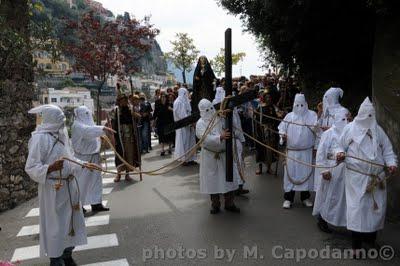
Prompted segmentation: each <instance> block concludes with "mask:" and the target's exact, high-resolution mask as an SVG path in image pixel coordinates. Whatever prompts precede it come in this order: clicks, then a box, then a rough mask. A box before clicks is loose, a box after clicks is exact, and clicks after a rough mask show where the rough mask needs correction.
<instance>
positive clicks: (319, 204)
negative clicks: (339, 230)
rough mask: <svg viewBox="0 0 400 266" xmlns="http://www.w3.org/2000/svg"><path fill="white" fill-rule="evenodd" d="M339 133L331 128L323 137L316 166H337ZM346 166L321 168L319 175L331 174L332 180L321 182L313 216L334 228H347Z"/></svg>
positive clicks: (322, 180)
mask: <svg viewBox="0 0 400 266" xmlns="http://www.w3.org/2000/svg"><path fill="white" fill-rule="evenodd" d="M339 137H340V136H339V133H338V132H337V130H335V128H334V127H333V128H330V129H328V130H327V131H325V132H324V133H323V134H322V136H321V141H320V143H319V146H318V150H317V158H316V164H317V165H321V166H327V167H331V166H335V165H336V164H337V163H336V150H337V146H338V141H339ZM345 169H346V167H345V164H344V163H342V164H340V165H338V166H337V167H335V168H329V169H324V168H320V169H319V170H320V171H318V173H320V175H321V176H322V173H323V172H330V173H331V176H332V178H331V180H329V181H328V180H325V179H323V178H322V177H321V176H320V177H318V178H319V179H320V180H321V181H320V183H319V185H318V187H317V189H316V191H317V194H316V196H315V203H314V210H313V215H315V216H316V215H321V217H322V218H323V219H324V220H325V221H327V222H328V223H330V224H332V225H334V226H346V225H347V223H346V195H345V187H344V184H345V175H344V171H345Z"/></svg>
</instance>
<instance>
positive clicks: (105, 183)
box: [103, 177, 114, 185]
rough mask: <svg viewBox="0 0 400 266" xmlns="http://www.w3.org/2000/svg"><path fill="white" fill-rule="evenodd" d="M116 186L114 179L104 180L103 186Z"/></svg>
mask: <svg viewBox="0 0 400 266" xmlns="http://www.w3.org/2000/svg"><path fill="white" fill-rule="evenodd" d="M108 184H114V178H111V177H107V178H103V185H108Z"/></svg>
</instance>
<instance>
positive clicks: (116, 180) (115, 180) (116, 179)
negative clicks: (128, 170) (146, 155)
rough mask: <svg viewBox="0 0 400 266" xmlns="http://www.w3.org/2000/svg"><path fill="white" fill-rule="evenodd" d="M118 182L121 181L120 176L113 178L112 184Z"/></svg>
mask: <svg viewBox="0 0 400 266" xmlns="http://www.w3.org/2000/svg"><path fill="white" fill-rule="evenodd" d="M119 181H121V175H117V176H116V177H115V178H114V182H115V183H118V182H119Z"/></svg>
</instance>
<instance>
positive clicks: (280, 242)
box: [0, 147, 400, 265]
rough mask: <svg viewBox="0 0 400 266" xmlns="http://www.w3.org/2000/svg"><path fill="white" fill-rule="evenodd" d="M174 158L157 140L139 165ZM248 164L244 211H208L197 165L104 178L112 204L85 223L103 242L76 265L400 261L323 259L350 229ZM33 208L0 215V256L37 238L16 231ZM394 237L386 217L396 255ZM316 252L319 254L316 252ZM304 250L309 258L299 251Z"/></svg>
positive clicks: (387, 240) (80, 255) (398, 234)
mask: <svg viewBox="0 0 400 266" xmlns="http://www.w3.org/2000/svg"><path fill="white" fill-rule="evenodd" d="M171 159H172V158H171V156H166V157H160V156H159V147H155V149H154V150H153V152H152V153H150V154H147V155H146V156H144V158H143V163H144V169H146V170H148V169H154V168H156V167H157V166H161V165H163V164H165V163H166V162H168V161H170V160H171ZM110 160H111V158H110ZM246 164H247V168H246V175H247V177H248V179H247V183H246V187H247V188H249V189H250V190H251V193H250V194H248V196H246V197H244V196H243V197H238V198H237V199H236V202H237V205H238V206H239V207H240V208H241V210H242V212H241V214H232V213H226V212H222V213H220V214H218V215H210V214H209V198H208V196H207V195H201V194H200V193H199V181H198V166H190V167H180V168H178V169H176V170H174V171H172V172H170V173H168V174H166V175H163V176H144V180H143V182H138V181H137V180H138V178H137V177H135V180H136V181H135V182H132V183H127V182H125V181H123V180H122V181H121V182H120V183H118V184H114V183H108V184H107V185H105V187H107V188H110V189H111V188H112V191H111V192H110V193H109V194H106V195H104V200H107V201H108V202H107V206H109V207H110V208H111V211H110V212H109V213H98V214H95V215H94V216H92V217H98V216H104V215H109V217H108V221H106V222H104V223H102V224H100V225H96V223H94V224H93V225H92V226H90V227H88V236H89V237H94V238H93V239H95V238H96V237H97V236H101V238H99V239H100V240H97V241H99V242H100V244H93V245H94V246H92V247H89V248H87V249H85V250H81V251H77V252H75V253H74V258H75V260H76V261H77V263H78V264H79V265H86V264H93V265H127V264H126V263H128V264H129V265H228V264H229V265H294V264H300V265H301V264H303V265H309V264H313V265H314V264H315V265H365V264H367V265H400V259H399V258H398V257H397V256H395V258H393V259H392V260H390V261H384V260H382V259H375V260H374V259H369V260H357V261H355V260H351V259H327V256H328V257H331V258H332V257H335V258H338V256H341V257H343V256H344V255H343V253H341V254H338V253H337V251H338V250H337V249H341V250H343V249H346V248H350V247H351V242H350V238H349V235H348V233H346V231H344V230H338V231H336V232H335V233H333V234H325V233H322V232H320V231H319V230H318V229H317V227H316V222H315V219H314V218H313V217H312V216H311V212H312V210H311V209H308V208H305V207H303V206H302V205H301V203H300V200H299V195H296V203H295V204H294V207H293V208H292V209H291V210H283V209H282V200H283V199H282V185H281V183H282V180H281V178H280V177H274V176H267V175H262V176H255V175H254V172H255V168H254V158H253V157H252V156H248V157H247V158H246ZM105 178H108V180H110V179H109V178H111V176H107V175H106V176H105ZM110 189H109V190H110ZM35 207H37V199H33V200H31V201H29V202H27V203H25V204H22V205H21V206H18V207H17V208H15V209H13V210H10V211H7V212H4V213H1V214H0V221H1V222H0V224H1V227H2V231H0V239H1V243H0V258H1V259H3V260H11V258H12V257H13V255H14V256H15V254H16V253H15V252H16V251H15V250H16V249H18V248H23V247H29V246H34V245H37V244H38V235H37V234H33V233H32V234H28V235H24V236H17V234H18V233H19V232H20V230H21V228H23V226H29V225H33V224H37V223H38V217H35V216H33V217H25V216H26V215H27V213H28V212H30V211H31V210H32V208H35ZM90 216H91V214H90V213H89V215H88V217H87V218H89V217H90ZM98 218H99V217H98ZM99 219H100V218H99ZM109 237H111V238H112V239H111V240H110V239H109ZM399 239H400V226H399V225H398V224H397V225H396V224H388V225H387V226H386V228H385V230H384V233H380V234H379V242H380V243H381V244H388V245H391V246H393V248H394V250H395V251H396V252H397V254H400V253H399V249H400V246H399V245H398V244H399ZM93 241H95V240H93ZM96 245H98V246H97V247H96ZM324 250H325V251H324ZM20 251H21V250H20ZM21 252H22V253H23V254H25V253H26V252H25V251H24V250H22V251H21ZM316 252H320V255H321V257H319V258H315V255H318V254H316ZM324 252H325V253H324ZM306 253H307V256H309V257H310V258H303V257H307V256H306V255H305V254H306ZM374 255H375V254H372V256H374ZM108 261H110V262H109V264H100V262H108ZM46 263H47V259H43V258H42V259H41V258H33V259H28V260H23V261H21V265H46Z"/></svg>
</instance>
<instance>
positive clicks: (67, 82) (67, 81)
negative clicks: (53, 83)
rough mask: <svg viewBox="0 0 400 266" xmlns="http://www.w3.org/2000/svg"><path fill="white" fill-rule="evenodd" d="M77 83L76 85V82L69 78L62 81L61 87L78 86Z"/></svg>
mask: <svg viewBox="0 0 400 266" xmlns="http://www.w3.org/2000/svg"><path fill="white" fill-rule="evenodd" d="M76 86H77V85H76V83H75V82H74V81H73V80H72V79H70V78H67V79H65V80H64V81H63V82H61V84H60V87H61V88H66V87H76Z"/></svg>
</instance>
